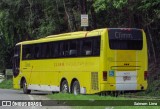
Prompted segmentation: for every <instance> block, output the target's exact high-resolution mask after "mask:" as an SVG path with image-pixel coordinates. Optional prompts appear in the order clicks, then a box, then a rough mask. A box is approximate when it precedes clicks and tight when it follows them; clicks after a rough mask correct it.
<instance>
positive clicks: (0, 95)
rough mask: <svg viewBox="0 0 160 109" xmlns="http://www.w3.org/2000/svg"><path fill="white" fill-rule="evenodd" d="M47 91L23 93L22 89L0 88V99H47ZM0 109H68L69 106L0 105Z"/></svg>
mask: <svg viewBox="0 0 160 109" xmlns="http://www.w3.org/2000/svg"><path fill="white" fill-rule="evenodd" d="M47 94H51V93H49V92H37V91H35V92H32V93H31V94H23V92H22V90H10V89H0V100H49V99H48V98H47V97H46V95H47ZM0 102H2V101H0ZM0 109H70V107H69V106H41V107H40V106H25V107H22V106H12V107H11V106H0Z"/></svg>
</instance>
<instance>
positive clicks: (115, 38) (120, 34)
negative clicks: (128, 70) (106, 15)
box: [108, 29, 143, 50]
mask: <svg viewBox="0 0 160 109" xmlns="http://www.w3.org/2000/svg"><path fill="white" fill-rule="evenodd" d="M108 35H109V46H110V49H116V50H141V49H142V47H143V38H142V32H141V30H136V29H135V30H134V29H133V30H122V29H110V30H108Z"/></svg>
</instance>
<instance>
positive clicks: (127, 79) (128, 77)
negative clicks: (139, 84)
mask: <svg viewBox="0 0 160 109" xmlns="http://www.w3.org/2000/svg"><path fill="white" fill-rule="evenodd" d="M123 80H124V81H129V80H131V77H130V76H123Z"/></svg>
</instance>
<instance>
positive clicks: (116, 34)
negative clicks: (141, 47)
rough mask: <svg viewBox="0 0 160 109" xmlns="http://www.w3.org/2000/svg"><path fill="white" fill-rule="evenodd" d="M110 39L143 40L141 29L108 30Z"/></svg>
mask: <svg viewBox="0 0 160 109" xmlns="http://www.w3.org/2000/svg"><path fill="white" fill-rule="evenodd" d="M108 35H109V39H110V40H112V39H114V40H116V39H117V40H142V31H141V30H139V29H114V28H111V29H108Z"/></svg>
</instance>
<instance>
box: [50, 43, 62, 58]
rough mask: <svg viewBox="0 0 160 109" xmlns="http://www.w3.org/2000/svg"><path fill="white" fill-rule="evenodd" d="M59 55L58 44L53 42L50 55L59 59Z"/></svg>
mask: <svg viewBox="0 0 160 109" xmlns="http://www.w3.org/2000/svg"><path fill="white" fill-rule="evenodd" d="M59 54H60V50H59V43H58V42H54V43H53V44H52V47H51V55H52V57H59Z"/></svg>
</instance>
